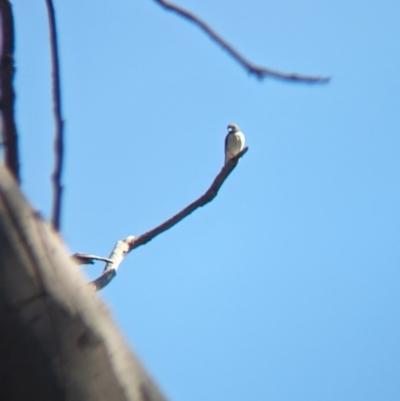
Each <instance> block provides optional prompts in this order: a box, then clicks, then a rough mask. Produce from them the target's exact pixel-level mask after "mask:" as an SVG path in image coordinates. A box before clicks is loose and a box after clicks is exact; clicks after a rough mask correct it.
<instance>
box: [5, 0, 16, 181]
mask: <svg viewBox="0 0 400 401" xmlns="http://www.w3.org/2000/svg"><path fill="white" fill-rule="evenodd" d="M0 14H1V15H0V19H1V32H0V37H1V41H2V43H1V44H0V49H1V54H0V125H1V126H2V127H1V131H2V145H3V146H4V159H5V164H6V166H7V167H8V169H9V170H10V171H11V173H12V174H13V176H14V178H15V179H16V180H17V182H20V181H21V178H20V174H19V153H18V133H17V127H16V124H15V119H14V103H15V92H14V87H13V79H14V72H15V68H14V20H13V15H12V9H11V4H10V2H9V0H0ZM0 135H1V134H0Z"/></svg>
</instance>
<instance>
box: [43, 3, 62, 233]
mask: <svg viewBox="0 0 400 401" xmlns="http://www.w3.org/2000/svg"><path fill="white" fill-rule="evenodd" d="M46 6H47V14H48V18H49V31H50V49H51V64H52V77H53V112H54V121H55V126H56V132H55V138H54V151H55V163H54V171H53V174H52V181H53V210H52V218H51V222H52V224H53V227H54V228H55V229H56V230H58V231H59V230H60V219H61V200H62V190H63V187H62V184H61V177H62V169H63V161H64V121H63V119H62V113H61V82H60V61H59V55H58V41H57V26H56V16H55V11H54V5H53V1H52V0H46Z"/></svg>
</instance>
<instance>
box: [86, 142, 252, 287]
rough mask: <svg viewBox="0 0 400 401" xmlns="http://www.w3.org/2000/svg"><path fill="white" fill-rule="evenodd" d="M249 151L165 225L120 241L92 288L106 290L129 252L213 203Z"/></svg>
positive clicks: (235, 160)
mask: <svg viewBox="0 0 400 401" xmlns="http://www.w3.org/2000/svg"><path fill="white" fill-rule="evenodd" d="M248 149H249V148H248V147H245V148H244V149H243V150H242V151H241V152H239V153H238V154H237V155H236V156H234V157H232V158H231V159H230V160H229V161H228V162H227V163H226V164H225V165H224V167H222V169H221V171H220V172H219V173H218V175H217V176H216V177H215V178H214V181H213V182H212V184H211V186H210V188H208V190H207V191H206V192H205V193H204V194H203V195H202V196H200V198H198V199H197V200H195V201H194V202H192V203H191V204H190V205H188V206H186V207H185V208H184V209H182V210H181V211H180V212H179V213H177V214H176V215H175V216H172V217H171V218H170V219H168V220H166V221H164V223H162V224H160V225H159V226H157V227H155V228H153V229H152V230H150V231H147V232H146V233H144V234H142V235H139V236H138V237H134V236H133V235H131V236H129V237H127V238H125V239H123V240H120V241H118V242H117V243H116V244H115V247H114V249H113V250H112V252H111V255H110V256H109V259H110V260H111V261H112V262H111V263H110V262H108V263H107V264H106V267H105V268H104V270H103V273H102V275H101V276H100V277H98V278H97V279H96V280H94V281H92V282H91V283H90V285H91V287H92V288H93V289H94V290H95V291H99V290H101V289H102V288H104V287H105V286H106V285H107V284H108V283H109V282H110V281H111V280H112V279H113V278H114V277H115V276H116V274H117V273H116V272H117V269H118V267H119V265H120V264H121V263H122V261H123V259H124V258H125V256H126V255H127V254H128V253H129V252H131V251H133V250H134V249H135V248H137V247H139V246H141V245H144V244H147V243H148V242H149V241H151V240H152V239H153V238H154V237H156V236H157V235H160V234H162V233H163V232H164V231H167V230H169V229H170V228H171V227H173V226H174V225H175V224H178V223H179V222H180V221H182V220H183V219H184V218H185V217H187V216H189V214H191V213H193V212H194V211H195V210H196V209H198V208H199V207H202V206H205V205H206V204H207V203H209V202H211V201H212V200H213V199H214V198H215V197H216V196H217V195H218V191H219V190H220V188H221V187H222V184H223V183H224V182H225V180H226V179H227V178H228V176H229V174H230V173H231V172H232V171H233V170H234V168H235V167H236V166H237V164H238V162H239V159H240V158H241V157H242V156H243V155H244V154H245V153H246V152H247V151H248Z"/></svg>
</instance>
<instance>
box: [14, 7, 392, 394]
mask: <svg viewBox="0 0 400 401" xmlns="http://www.w3.org/2000/svg"><path fill="white" fill-rule="evenodd" d="M178 4H179V5H181V6H183V7H185V8H187V9H189V10H191V11H193V12H194V13H196V14H197V15H198V16H199V17H201V18H203V19H204V20H205V21H207V22H208V23H209V24H210V25H211V26H213V27H214V29H215V30H216V31H217V32H218V33H220V34H221V36H222V37H224V38H225V39H226V40H227V41H228V42H229V43H231V44H233V45H234V46H235V47H236V48H237V50H239V51H240V52H241V53H242V54H243V55H245V56H246V57H247V58H248V59H250V60H251V61H253V62H254V63H256V64H260V65H265V66H268V67H271V68H275V69H280V70H282V71H287V72H293V71H295V72H299V73H308V74H320V75H330V76H332V77H333V80H332V82H331V83H330V84H329V85H316V86H310V85H304V84H288V83H282V82H277V81H274V80H270V79H267V80H265V81H263V82H259V81H257V80H256V79H255V78H254V77H250V76H248V74H247V73H246V72H245V71H244V70H243V69H242V68H241V67H240V66H239V65H237V64H236V63H235V62H234V61H233V60H232V59H231V58H229V57H228V56H227V54H225V53H224V52H223V51H222V50H221V49H220V48H219V47H218V46H217V45H215V44H214V43H213V42H211V41H210V40H209V38H208V37H206V36H205V35H204V34H203V33H202V32H201V31H200V30H199V29H198V28H197V27H195V26H193V25H191V24H190V23H188V22H187V21H184V20H182V19H180V18H179V17H177V16H176V15H174V14H171V13H168V12H165V11H164V10H162V9H161V8H160V7H159V6H158V5H157V4H156V3H155V2H153V1H150V0H148V1H133V0H120V1H118V2H109V1H105V0H99V1H90V0H84V1H81V0H80V1H78V0H70V1H68V2H65V1H56V2H55V7H56V12H57V21H58V28H59V39H60V52H61V74H62V88H63V110H64V117H65V120H66V135H67V139H66V166H65V173H64V179H63V182H64V184H65V196H64V208H63V216H62V233H63V236H64V238H65V242H66V244H67V246H68V248H69V249H70V250H71V252H78V251H80V252H88V253H95V254H99V255H104V256H107V255H108V254H109V252H110V251H111V250H112V248H113V246H114V244H115V242H116V241H117V240H119V239H122V238H125V237H126V236H128V235H139V234H141V233H143V232H144V231H147V230H148V229H150V228H153V227H154V226H155V225H157V224H159V223H160V222H162V221H164V220H165V219H167V218H168V217H170V216H171V215H172V214H174V213H176V212H177V211H179V210H180V209H182V208H183V207H184V206H186V205H187V204H188V203H189V202H191V201H192V200H194V199H196V198H197V197H198V196H199V195H201V194H202V193H203V192H204V191H205V190H206V189H207V188H208V186H209V184H210V183H211V181H212V180H213V178H214V176H215V175H216V174H217V173H218V172H219V170H220V168H221V166H222V162H223V143H224V136H225V133H226V126H227V124H228V123H230V122H235V123H237V124H238V125H239V126H240V127H241V128H242V130H243V132H244V133H245V135H246V139H247V143H248V145H249V147H250V150H249V152H248V153H247V154H246V156H245V157H244V158H243V160H242V161H241V162H240V164H239V166H238V167H237V169H236V170H235V171H234V173H233V174H232V175H231V176H230V177H229V179H228V181H227V182H226V183H225V184H224V186H223V187H222V190H221V192H220V194H219V195H218V197H217V198H216V199H215V200H214V201H213V202H212V203H211V204H209V205H207V206H206V207H204V208H202V209H200V210H198V211H197V212H196V213H194V214H193V215H191V216H190V217H188V218H187V219H186V220H184V221H183V222H182V223H181V224H179V225H178V226H176V227H174V228H173V229H171V230H170V231H168V232H166V233H165V234H163V235H162V236H160V237H158V238H156V239H154V240H153V241H152V242H150V243H149V244H147V245H146V246H144V247H141V248H139V249H137V250H135V251H133V252H132V253H131V254H130V255H129V256H128V257H127V258H126V259H125V261H124V263H123V264H122V266H121V269H120V270H119V272H118V275H117V277H116V278H115V279H114V281H113V282H112V283H111V284H110V285H109V286H108V287H107V288H105V289H104V290H103V291H102V292H101V293H100V296H101V297H102V298H103V299H104V301H105V302H106V303H107V304H108V305H109V307H110V309H111V311H112V313H113V315H114V317H115V320H116V322H117V324H118V325H119V327H120V328H121V330H122V332H123V333H124V335H125V337H126V339H127V341H128V342H129V343H130V344H131V346H132V348H133V349H134V350H135V352H136V353H137V354H138V355H139V357H140V359H141V360H142V361H143V363H144V365H145V366H146V367H147V369H148V370H149V372H150V373H151V375H152V376H153V377H154V379H155V380H156V382H157V383H158V384H159V386H160V387H161V389H162V390H163V391H164V393H165V394H166V395H167V396H168V397H169V398H170V399H171V400H174V401H185V400H191V401H196V400H207V401H212V400H221V399H224V400H228V399H229V400H232V401H234V400H273V401H289V400H296V401H300V400H305V401H314V400H315V401H321V400H324V401H337V400H342V401H350V400H351V401H356V400H362V401H369V400H371V401H372V400H374V401H375V400H385V401H392V400H393V401H394V400H396V401H397V400H398V399H399V397H400V381H399V374H400V345H399V341H398V339H399V334H400V324H399V319H398V314H399V308H400V296H399V286H400V266H399V261H400V246H399V239H400V209H399V204H400V190H399V188H400V185H399V184H400V159H399V154H400V135H399V134H400V120H399V110H400V109H399V106H400V80H399V77H398V75H399V71H400V47H399V39H400V24H399V23H398V16H399V15H400V3H399V2H398V1H396V0H388V1H384V2H375V1H363V2H361V1H354V0H353V1H351V0H350V1H344V0H339V1H317V0H308V1H302V2H299V1H297V2H296V1H293V0H287V1H276V0H270V1H261V0H251V1H244V0H235V1H227V0H221V1H219V2H215V1H211V0H202V1H201V2H200V1H197V2H196V1H187V0H185V1H184V2H180V3H178ZM13 5H14V12H15V20H16V67H17V75H16V90H17V96H18V97H17V104H16V106H17V122H18V128H19V132H20V143H21V153H22V179H23V190H24V191H25V193H26V195H27V197H28V198H29V200H30V201H31V202H32V204H33V205H34V207H35V208H37V209H38V210H39V211H41V212H42V213H43V214H44V215H45V216H49V215H50V210H51V186H50V174H51V170H52V166H53V153H52V148H53V144H52V141H53V133H54V127H53V118H52V113H51V107H52V106H51V88H50V59H49V48H48V27H47V18H46V10H45V5H44V1H35V2H34V1H26V0H14V1H13ZM100 271H101V265H99V266H97V267H91V268H89V269H86V270H85V272H86V274H88V276H90V277H91V278H93V277H95V276H96V275H98V274H99V273H100Z"/></svg>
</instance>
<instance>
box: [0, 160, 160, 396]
mask: <svg viewBox="0 0 400 401" xmlns="http://www.w3.org/2000/svg"><path fill="white" fill-rule="evenodd" d="M0 395H1V396H0V398H1V400H3V401H6V400H12V401H19V400H24V401H26V400H41V401H46V400H52V401H53V400H79V401H80V400H82V401H83V400H85V401H88V400H96V401H101V400H113V401H119V400H121V401H122V400H124V401H125V400H135V401H136V400H138V401H162V400H165V398H164V396H163V395H162V394H161V393H160V391H159V390H158V389H157V387H156V386H155V384H154V383H153V381H152V380H151V378H150V377H149V375H148V374H147V373H146V372H145V370H144V369H143V367H142V366H141V364H140V362H139V361H138V359H137V357H136V356H135V355H134V354H133V353H132V351H131V350H130V349H129V347H128V345H127V344H126V342H125V341H124V339H123V338H122V336H121V334H120V333H119V331H118V329H117V327H116V325H115V324H114V322H113V321H112V319H111V316H110V313H109V312H108V310H107V307H106V306H105V305H104V304H103V302H102V301H101V300H100V298H99V297H98V295H97V294H96V293H95V292H94V291H93V290H92V289H91V288H90V287H89V285H88V284H87V282H86V280H85V278H84V277H83V275H82V274H81V273H80V271H79V268H77V266H76V265H74V263H73V262H72V261H71V259H70V257H69V253H68V252H67V250H66V249H65V247H64V245H63V243H62V241H61V239H60V237H59V236H58V234H57V233H56V232H55V231H54V230H53V229H52V228H51V227H50V226H49V224H47V223H46V222H45V221H44V220H43V219H42V218H41V217H40V216H39V215H38V213H36V212H35V211H34V210H33V209H32V208H31V207H30V205H29V204H28V202H27V200H26V199H25V198H24V197H23V195H22V194H21V192H20V190H19V188H18V186H17V183H16V182H15V180H14V178H13V177H12V176H11V174H10V173H9V172H8V170H7V169H6V167H5V166H4V165H0Z"/></svg>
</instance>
